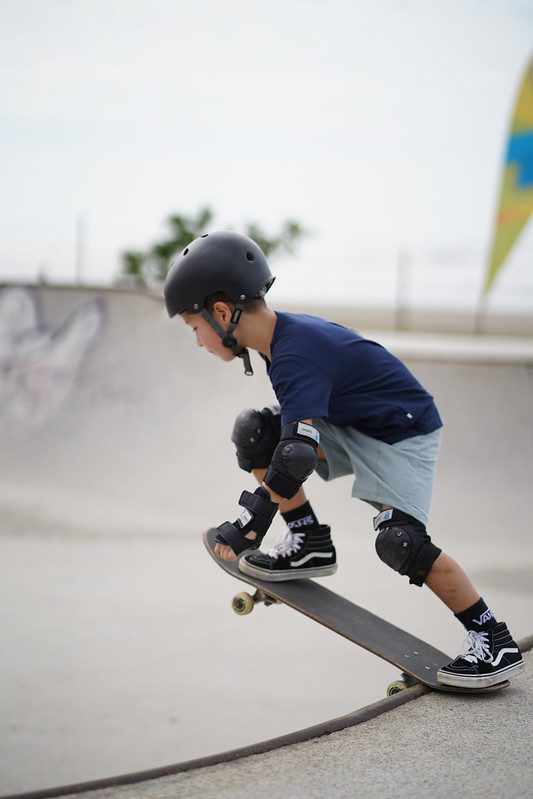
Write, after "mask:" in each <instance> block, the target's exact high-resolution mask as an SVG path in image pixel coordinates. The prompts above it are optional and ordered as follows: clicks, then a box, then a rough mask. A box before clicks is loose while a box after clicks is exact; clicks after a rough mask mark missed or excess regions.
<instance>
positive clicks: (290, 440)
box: [264, 422, 320, 499]
mask: <svg viewBox="0 0 533 799" xmlns="http://www.w3.org/2000/svg"><path fill="white" fill-rule="evenodd" d="M319 442H320V434H319V432H318V430H317V429H316V428H315V427H313V426H312V425H310V424H306V423H305V422H293V423H292V424H287V425H285V427H284V428H283V429H282V431H281V438H280V442H279V444H278V446H277V447H276V449H275V450H274V454H273V456H272V460H271V462H270V466H269V467H268V470H267V473H266V475H265V480H264V482H265V484H266V485H267V486H268V487H269V488H270V489H272V491H274V492H275V493H276V494H279V496H280V497H284V498H285V499H292V497H293V496H294V495H295V494H296V493H297V492H298V490H299V488H300V487H301V485H302V483H304V482H305V481H306V480H307V478H308V477H309V475H310V474H312V472H313V470H314V468H315V466H316V461H317V454H316V451H317V447H318V444H319Z"/></svg>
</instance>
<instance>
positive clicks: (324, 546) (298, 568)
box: [239, 524, 337, 582]
mask: <svg viewBox="0 0 533 799" xmlns="http://www.w3.org/2000/svg"><path fill="white" fill-rule="evenodd" d="M239 569H240V571H242V572H243V573H244V574H248V575H250V577H259V579H261V580H271V581H273V582H274V581H278V582H280V581H282V580H299V579H302V577H325V576H326V575H328V574H334V573H335V572H336V570H337V556H336V553H335V547H334V546H333V542H332V540H331V531H330V528H329V527H328V526H327V525H325V524H320V525H318V527H310V528H306V529H305V530H302V531H301V532H297V530H295V529H292V530H290V529H287V530H286V531H285V532H284V533H283V535H282V536H281V537H280V538H279V539H278V540H277V541H276V543H275V544H274V546H273V547H272V549H271V550H269V553H268V555H267V554H265V553H264V552H259V551H257V552H249V553H248V554H247V555H244V556H243V557H242V558H241V559H240V561H239Z"/></svg>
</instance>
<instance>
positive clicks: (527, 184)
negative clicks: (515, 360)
mask: <svg viewBox="0 0 533 799" xmlns="http://www.w3.org/2000/svg"><path fill="white" fill-rule="evenodd" d="M532 211H533V58H532V59H531V60H530V62H529V64H528V65H527V68H526V71H525V74H524V77H523V79H522V83H521V85H520V90H519V92H518V98H517V100H516V104H515V108H514V112H513V116H512V118H511V129H510V131H509V138H508V141H507V147H506V152H505V159H504V164H503V175H502V183H501V189H500V199H499V203H498V210H497V213H496V219H495V221H494V232H493V240H492V248H491V252H490V257H489V263H488V268H487V274H486V278H485V285H484V289H483V292H484V294H487V293H488V291H489V290H490V288H491V286H492V284H493V282H494V279H495V277H496V275H497V274H498V272H499V271H500V269H501V268H502V266H503V264H504V262H505V259H506V258H507V256H508V255H509V253H510V251H511V249H512V248H513V246H514V244H515V243H516V240H517V239H518V237H519V235H520V233H521V232H522V229H523V228H524V226H525V224H526V222H527V221H528V219H529V217H530V215H531V212H532Z"/></svg>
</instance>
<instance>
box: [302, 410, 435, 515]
mask: <svg viewBox="0 0 533 799" xmlns="http://www.w3.org/2000/svg"><path fill="white" fill-rule="evenodd" d="M313 424H314V426H315V427H316V428H317V430H318V431H319V433H320V446H321V447H322V449H323V450H324V454H325V455H326V458H327V462H324V461H319V462H318V464H317V466H316V471H317V473H318V474H319V475H320V477H321V478H322V479H323V480H334V479H335V478H336V477H342V476H344V475H347V474H353V475H354V476H355V480H354V483H353V487H352V496H353V497H358V498H359V499H362V500H364V501H365V502H369V503H370V504H371V505H373V506H374V507H375V508H377V509H378V510H382V506H383V505H390V506H391V507H393V508H397V509H398V510H401V511H403V512H404V513H409V514H410V515H411V516H414V518H415V519H418V521H420V522H422V524H427V519H428V513H429V506H430V504H431V495H432V493H433V478H434V475H435V467H436V465H437V457H438V454H439V446H440V440H441V436H442V428H440V429H439V430H435V431H434V432H433V433H427V434H426V435H424V436H414V437H413V438H406V439H405V440H404V441H399V442H398V443H397V444H386V443H385V442H384V441H378V439H377V438H370V437H369V436H365V435H364V434H363V433H360V432H359V430H356V429H355V428H354V427H338V426H337V425H334V424H331V423H330V422H327V421H326V420H325V419H314V420H313Z"/></svg>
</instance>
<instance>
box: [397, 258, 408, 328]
mask: <svg viewBox="0 0 533 799" xmlns="http://www.w3.org/2000/svg"><path fill="white" fill-rule="evenodd" d="M408 294H409V259H408V257H407V253H405V252H404V251H403V250H398V256H397V260H396V312H395V319H394V329H395V330H407V328H408V327H409V325H408Z"/></svg>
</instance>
